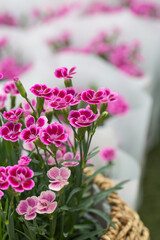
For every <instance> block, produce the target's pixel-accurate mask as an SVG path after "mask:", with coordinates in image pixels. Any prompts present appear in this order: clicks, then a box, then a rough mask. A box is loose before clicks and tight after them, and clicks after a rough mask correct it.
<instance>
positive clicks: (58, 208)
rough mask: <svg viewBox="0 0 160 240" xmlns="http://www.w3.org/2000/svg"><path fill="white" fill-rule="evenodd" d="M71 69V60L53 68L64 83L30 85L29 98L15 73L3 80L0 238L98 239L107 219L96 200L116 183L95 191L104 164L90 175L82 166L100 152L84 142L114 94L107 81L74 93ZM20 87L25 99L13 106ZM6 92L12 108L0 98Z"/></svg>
mask: <svg viewBox="0 0 160 240" xmlns="http://www.w3.org/2000/svg"><path fill="white" fill-rule="evenodd" d="M74 74H75V67H73V68H71V69H70V70H68V69H67V68H65V67H63V68H60V69H56V71H55V76H56V77H57V78H63V79H64V83H65V88H64V89H59V88H58V87H52V88H51V87H48V86H47V85H45V84H43V85H42V84H35V85H34V86H32V87H31V88H30V91H31V92H32V93H33V95H34V96H36V98H33V99H31V100H29V99H28V96H27V92H26V90H25V89H24V87H23V85H22V83H21V81H20V80H19V79H18V78H17V77H16V78H15V79H14V80H10V81H8V82H6V83H5V85H4V88H3V90H4V94H3V96H2V97H1V98H0V100H1V101H2V103H1V106H2V107H1V110H0V111H1V127H0V136H1V138H0V153H1V154H0V160H1V166H0V199H1V200H0V239H9V240H14V239H15V240H19V239H21V240H22V239H30V240H35V239H38V240H40V239H48V240H49V239H50V240H51V239H54V240H62V239H70V240H72V239H76V240H78V239H83V240H84V239H97V237H99V236H101V235H102V234H103V233H104V232H105V231H106V230H107V227H109V226H110V224H112V222H111V221H110V219H109V217H108V215H107V213H106V214H104V213H103V212H102V211H101V210H99V209H97V208H96V206H97V204H99V203H100V202H101V201H102V200H104V199H105V198H106V197H107V196H108V194H110V193H111V192H112V191H115V190H117V189H120V188H121V184H119V185H117V186H116V187H114V188H112V189H109V190H107V191H103V192H98V193H97V192H96V193H95V192H94V191H93V185H92V179H93V177H95V176H96V174H98V173H100V172H101V171H102V170H104V169H99V170H97V171H96V172H95V174H93V175H92V176H91V177H89V178H87V177H86V175H85V174H84V169H85V168H87V167H89V166H91V165H92V164H91V158H92V157H94V156H95V155H96V154H97V152H98V151H96V150H92V149H90V145H91V141H92V137H93V135H94V133H95V131H96V128H97V127H98V126H99V125H100V124H102V123H103V121H104V120H106V119H107V117H108V112H107V111H106V109H107V104H108V103H110V102H114V101H116V100H117V94H116V93H114V92H111V91H110V90H109V89H107V88H101V89H98V90H97V91H94V90H92V89H88V90H85V91H82V92H78V91H76V89H74V88H73V86H72V81H71V79H72V77H73V75H74ZM18 94H20V95H21V96H22V100H23V101H22V103H21V104H20V105H19V106H17V107H15V106H16V105H15V100H16V96H17V95H18ZM7 95H10V96H11V109H7V105H6V104H5V101H6V98H7ZM13 97H14V98H13ZM13 99H14V101H13ZM97 215H98V216H99V218H102V220H103V221H104V223H105V224H104V226H105V227H106V228H105V229H103V227H102V226H101V224H100V223H99V222H102V221H99V220H96V216H97Z"/></svg>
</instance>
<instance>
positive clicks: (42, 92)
mask: <svg viewBox="0 0 160 240" xmlns="http://www.w3.org/2000/svg"><path fill="white" fill-rule="evenodd" d="M30 91H31V92H32V93H33V94H34V95H36V96H37V97H44V98H45V99H48V98H51V97H52V95H53V93H52V92H53V90H52V88H48V87H47V85H45V84H44V85H42V84H35V85H34V86H32V87H31V88H30Z"/></svg>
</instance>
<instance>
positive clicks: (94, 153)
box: [86, 151, 99, 160]
mask: <svg viewBox="0 0 160 240" xmlns="http://www.w3.org/2000/svg"><path fill="white" fill-rule="evenodd" d="M98 153H99V151H96V152H93V153H91V154H89V155H88V156H87V158H86V159H87V160H88V159H91V158H93V157H94V156H96V155H97V154H98Z"/></svg>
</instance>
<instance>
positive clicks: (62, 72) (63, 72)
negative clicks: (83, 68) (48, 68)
mask: <svg viewBox="0 0 160 240" xmlns="http://www.w3.org/2000/svg"><path fill="white" fill-rule="evenodd" d="M75 69H76V67H72V68H71V69H70V70H68V68H66V67H61V68H57V69H56V70H55V72H54V75H55V76H56V77H57V78H64V79H71V78H72V75H73V74H76V72H75Z"/></svg>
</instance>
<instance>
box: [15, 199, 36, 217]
mask: <svg viewBox="0 0 160 240" xmlns="http://www.w3.org/2000/svg"><path fill="white" fill-rule="evenodd" d="M37 204H38V198H37V197H36V196H33V197H28V198H27V199H26V200H21V201H20V202H19V204H18V206H17V208H16V211H17V213H18V214H19V215H24V217H25V219H26V220H32V219H34V218H35V217H36V210H37Z"/></svg>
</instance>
